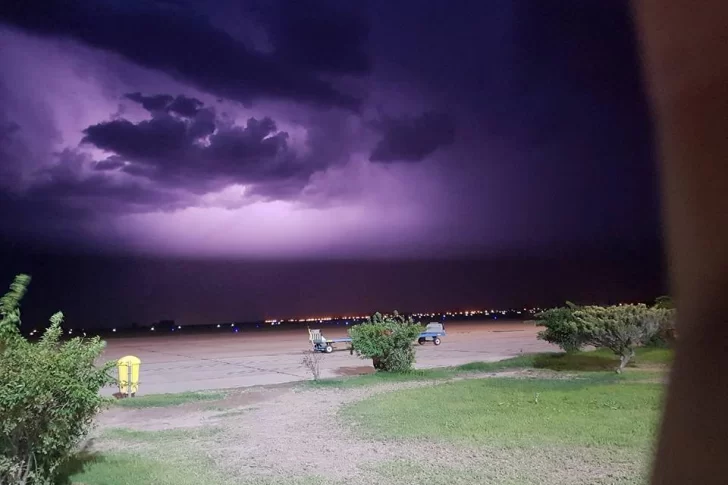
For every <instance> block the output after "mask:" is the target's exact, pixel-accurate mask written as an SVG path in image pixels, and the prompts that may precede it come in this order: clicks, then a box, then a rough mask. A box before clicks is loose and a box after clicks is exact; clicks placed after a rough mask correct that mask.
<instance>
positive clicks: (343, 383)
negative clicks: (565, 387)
mask: <svg viewBox="0 0 728 485" xmlns="http://www.w3.org/2000/svg"><path fill="white" fill-rule="evenodd" d="M672 356H673V352H672V351H671V350H669V349H660V348H641V349H637V352H636V355H635V358H634V359H633V361H632V362H631V363H630V364H629V365H628V368H630V369H634V368H639V367H644V366H648V365H649V366H656V367H660V366H667V365H668V364H669V363H670V362H672ZM618 366H619V357H617V356H616V355H614V354H613V353H612V352H610V351H608V350H596V351H585V352H574V353H570V354H567V353H563V352H546V353H542V354H524V355H520V356H518V357H512V358H510V359H504V360H499V361H496V362H471V363H469V364H463V365H459V366H455V367H441V368H436V369H417V370H413V371H411V372H403V373H397V372H375V373H374V374H367V375H363V376H353V377H341V378H334V379H321V380H319V381H316V382H314V381H310V382H308V383H307V384H306V385H307V386H314V387H337V388H351V387H359V386H370V385H376V384H384V383H387V382H404V381H426V380H437V379H448V378H453V377H457V376H461V375H463V374H468V373H486V372H501V371H505V370H510V369H544V370H554V371H568V372H610V371H614V370H615V369H616V368H617V367H618ZM632 377H633V378H636V377H637V376H636V375H635V376H632ZM599 378H601V379H604V378H607V376H604V375H602V376H600V377H599Z"/></svg>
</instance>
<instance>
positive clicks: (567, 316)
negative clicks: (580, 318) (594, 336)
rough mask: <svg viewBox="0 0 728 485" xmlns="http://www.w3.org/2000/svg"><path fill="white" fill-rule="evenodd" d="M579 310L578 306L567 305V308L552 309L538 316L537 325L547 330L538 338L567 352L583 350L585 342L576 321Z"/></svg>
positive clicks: (539, 334)
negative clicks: (575, 312) (576, 312)
mask: <svg viewBox="0 0 728 485" xmlns="http://www.w3.org/2000/svg"><path fill="white" fill-rule="evenodd" d="M577 308H578V307H577V306H576V305H574V304H572V303H567V306H565V307H559V308H551V309H549V310H546V311H543V312H541V313H539V314H538V315H536V319H537V321H536V325H538V326H539V327H545V330H542V331H540V332H539V333H538V338H539V339H540V340H545V341H546V342H549V343H552V344H556V345H558V346H559V347H561V349H562V350H564V351H565V352H576V351H578V350H581V349H582V348H583V347H584V345H585V342H584V338H583V336H582V335H581V334H580V332H579V329H578V328H577V322H576V319H574V311H575V310H576V309H577Z"/></svg>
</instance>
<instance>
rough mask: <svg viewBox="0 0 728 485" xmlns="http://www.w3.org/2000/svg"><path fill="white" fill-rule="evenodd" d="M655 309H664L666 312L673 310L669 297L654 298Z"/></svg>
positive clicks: (673, 305) (673, 306)
mask: <svg viewBox="0 0 728 485" xmlns="http://www.w3.org/2000/svg"><path fill="white" fill-rule="evenodd" d="M655 308H664V309H667V310H672V309H673V308H675V304H674V303H673V302H672V298H671V297H669V296H667V295H663V296H658V297H657V298H655Z"/></svg>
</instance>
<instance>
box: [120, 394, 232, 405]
mask: <svg viewBox="0 0 728 485" xmlns="http://www.w3.org/2000/svg"><path fill="white" fill-rule="evenodd" d="M224 398H225V393H223V392H180V393H177V394H149V395H147V396H138V397H132V398H126V399H119V400H117V401H114V404H115V405H116V406H120V407H124V408H160V407H167V406H179V405H181V404H188V403H191V402H199V401H219V400H221V399H224Z"/></svg>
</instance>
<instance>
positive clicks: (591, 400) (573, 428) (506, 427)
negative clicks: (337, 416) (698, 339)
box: [342, 376, 662, 448]
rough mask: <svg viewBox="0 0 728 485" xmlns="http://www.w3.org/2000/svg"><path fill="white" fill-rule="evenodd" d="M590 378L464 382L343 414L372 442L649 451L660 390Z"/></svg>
mask: <svg viewBox="0 0 728 485" xmlns="http://www.w3.org/2000/svg"><path fill="white" fill-rule="evenodd" d="M595 377H599V378H597V379H593V380H592V379H590V378H577V379H573V380H566V379H508V378H500V379H477V380H464V381H458V382H451V383H446V384H442V385H439V386H435V387H426V388H417V389H409V390H404V391H398V392H392V393H387V394H382V395H377V396H375V397H372V398H370V399H366V400H364V401H360V402H357V403H355V404H352V405H350V406H348V407H346V408H345V409H344V411H343V412H342V415H343V416H344V417H345V418H346V419H348V420H349V421H350V422H354V423H356V424H357V426H358V427H359V429H361V431H362V433H363V434H364V435H366V436H367V437H370V438H377V437H378V438H388V439H394V438H409V439H420V438H424V439H429V440H435V441H438V440H445V441H452V442H456V443H460V444H465V445H474V446H480V445H488V446H496V447H524V446H547V445H548V446H569V447H572V446H578V447H591V446H606V447H620V448H626V447H629V448H645V447H647V446H649V445H650V443H651V441H652V437H653V432H654V429H655V425H656V423H657V418H658V413H659V410H660V402H661V393H662V390H661V389H662V387H661V386H660V385H659V384H638V383H633V382H630V381H629V380H621V379H620V380H618V378H612V376H609V379H602V377H603V376H595Z"/></svg>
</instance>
